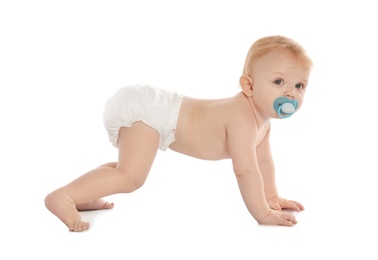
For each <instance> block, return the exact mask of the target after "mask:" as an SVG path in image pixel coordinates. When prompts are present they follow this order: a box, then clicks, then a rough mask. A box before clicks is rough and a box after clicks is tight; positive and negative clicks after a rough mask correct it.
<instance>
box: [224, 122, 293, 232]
mask: <svg viewBox="0 0 378 260" xmlns="http://www.w3.org/2000/svg"><path fill="white" fill-rule="evenodd" d="M256 136H257V129H255V127H251V126H250V125H239V126H238V127H235V126H233V127H229V129H228V130H227V139H228V146H229V152H230V156H231V159H232V163H233V168H234V172H235V175H236V178H237V181H238V185H239V189H240V192H241V195H242V198H243V200H244V203H245V205H246V207H247V209H248V211H249V212H250V213H251V215H252V216H253V217H254V218H255V220H256V221H257V222H258V223H260V224H267V225H285V226H292V225H293V224H295V223H296V220H295V217H294V216H293V215H291V214H290V213H286V212H280V211H275V210H271V209H270V207H269V205H268V203H267V201H266V197H265V191H264V180H263V177H262V175H261V172H260V169H259V165H258V160H257V153H256V141H255V140H256Z"/></svg>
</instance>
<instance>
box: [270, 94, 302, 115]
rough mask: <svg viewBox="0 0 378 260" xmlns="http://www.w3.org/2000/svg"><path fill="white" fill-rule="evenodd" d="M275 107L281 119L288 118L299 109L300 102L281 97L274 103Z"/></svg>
mask: <svg viewBox="0 0 378 260" xmlns="http://www.w3.org/2000/svg"><path fill="white" fill-rule="evenodd" d="M273 107H274V110H276V112H277V114H278V116H279V117H280V118H287V117H290V116H292V115H293V114H294V112H295V110H296V109H297V107H298V102H297V101H296V100H294V99H288V98H287V97H279V98H277V99H276V100H275V101H274V103H273Z"/></svg>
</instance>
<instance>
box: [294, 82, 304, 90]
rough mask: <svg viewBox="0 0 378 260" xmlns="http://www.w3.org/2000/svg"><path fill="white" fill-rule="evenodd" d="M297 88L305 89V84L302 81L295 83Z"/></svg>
mask: <svg viewBox="0 0 378 260" xmlns="http://www.w3.org/2000/svg"><path fill="white" fill-rule="evenodd" d="M295 88H296V89H304V86H303V84H302V83H297V84H296V85H295Z"/></svg>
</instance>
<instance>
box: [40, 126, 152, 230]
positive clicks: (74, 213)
mask: <svg viewBox="0 0 378 260" xmlns="http://www.w3.org/2000/svg"><path fill="white" fill-rule="evenodd" d="M158 146H159V134H158V132H157V131H156V130H154V129H152V128H151V127H149V126H147V125H145V124H144V123H142V122H137V123H135V124H134V125H133V126H132V127H129V128H121V130H120V133H119V139H118V150H119V153H118V155H119V157H118V163H117V166H116V167H115V168H114V167H109V166H102V167H99V168H97V169H94V170H92V171H90V172H88V173H86V174H84V175H83V176H81V177H79V178H77V179H76V180H74V181H73V182H71V183H69V184H68V185H66V186H64V187H62V188H60V189H58V190H56V191H54V192H52V193H50V194H49V195H47V197H46V199H45V204H46V207H47V208H48V209H49V210H50V211H51V212H52V213H53V214H55V215H56V216H57V217H58V218H59V219H60V220H61V221H62V222H63V223H64V224H66V226H67V227H68V228H69V229H70V230H72V231H83V230H86V229H88V227H89V224H88V223H85V222H83V221H81V217H80V214H79V212H78V209H79V210H84V209H85V208H86V207H88V206H90V205H91V203H94V204H92V206H96V207H98V206H99V204H101V202H104V201H102V200H98V199H100V198H102V197H105V196H108V195H112V194H116V193H128V192H132V191H134V190H136V189H138V188H139V187H141V186H142V185H143V184H144V182H145V180H146V178H147V175H148V172H149V171H150V168H151V166H152V163H153V161H154V159H155V156H156V152H157V149H158ZM103 205H104V204H103ZM110 206H111V207H112V205H105V207H106V208H107V207H110ZM96 207H95V208H96Z"/></svg>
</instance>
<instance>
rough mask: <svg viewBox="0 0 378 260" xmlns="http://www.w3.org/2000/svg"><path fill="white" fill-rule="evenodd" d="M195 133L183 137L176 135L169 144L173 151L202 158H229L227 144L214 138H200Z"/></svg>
mask: <svg viewBox="0 0 378 260" xmlns="http://www.w3.org/2000/svg"><path fill="white" fill-rule="evenodd" d="M201 139H202V138H198V136H197V137H196V136H195V135H188V136H185V137H182V136H180V134H178V136H177V135H176V140H175V141H174V142H173V143H172V144H171V145H170V146H169V148H170V149H171V150H173V151H175V152H178V153H182V154H185V155H188V156H191V157H195V158H199V159H202V160H222V159H228V158H230V156H229V152H228V149H227V146H226V145H225V144H224V143H223V142H221V141H219V140H216V139H210V140H209V139H207V140H201Z"/></svg>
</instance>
